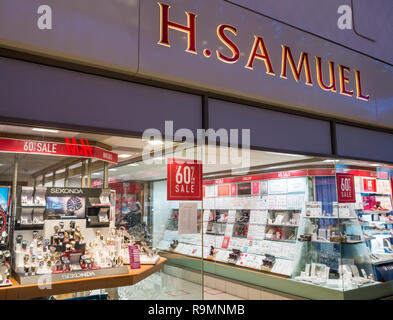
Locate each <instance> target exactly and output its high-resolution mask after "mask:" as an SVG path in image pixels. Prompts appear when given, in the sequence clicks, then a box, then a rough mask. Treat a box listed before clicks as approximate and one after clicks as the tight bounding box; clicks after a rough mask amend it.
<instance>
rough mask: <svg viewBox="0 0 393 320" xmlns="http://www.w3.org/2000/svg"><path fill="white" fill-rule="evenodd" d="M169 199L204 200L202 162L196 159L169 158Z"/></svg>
mask: <svg viewBox="0 0 393 320" xmlns="http://www.w3.org/2000/svg"><path fill="white" fill-rule="evenodd" d="M167 176H168V182H167V199H168V200H194V201H195V200H202V164H201V162H200V161H196V160H186V159H168V165H167Z"/></svg>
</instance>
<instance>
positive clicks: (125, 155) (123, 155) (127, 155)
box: [118, 154, 132, 158]
mask: <svg viewBox="0 0 393 320" xmlns="http://www.w3.org/2000/svg"><path fill="white" fill-rule="evenodd" d="M131 156H132V155H131V154H119V155H118V157H119V158H128V157H131Z"/></svg>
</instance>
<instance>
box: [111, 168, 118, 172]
mask: <svg viewBox="0 0 393 320" xmlns="http://www.w3.org/2000/svg"><path fill="white" fill-rule="evenodd" d="M109 171H117V169H116V168H112V169H109Z"/></svg>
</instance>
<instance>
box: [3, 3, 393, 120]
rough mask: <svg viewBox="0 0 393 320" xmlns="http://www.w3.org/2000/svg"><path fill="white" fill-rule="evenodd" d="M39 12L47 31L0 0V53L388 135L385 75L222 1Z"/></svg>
mask: <svg viewBox="0 0 393 320" xmlns="http://www.w3.org/2000/svg"><path fill="white" fill-rule="evenodd" d="M45 4H46V5H47V6H49V7H50V8H51V12H52V19H51V26H52V29H50V30H46V29H45V30H41V29H40V28H38V26H37V22H38V19H39V18H40V17H41V16H42V14H40V13H37V9H38V8H39V7H40V5H42V3H41V1H39V0H30V1H24V0H0V8H2V9H3V8H6V10H0V46H1V47H5V48H12V49H14V50H15V49H16V50H18V51H25V52H29V53H34V54H37V55H44V56H49V57H52V58H56V59H60V60H66V61H70V62H74V63H78V64H84V65H90V66H94V67H98V68H102V69H106V70H111V71H116V72H121V73H123V74H124V73H125V74H128V75H133V76H136V77H142V78H151V79H155V80H159V81H163V82H170V83H173V84H179V85H181V86H187V87H191V88H196V89H199V90H204V91H206V92H215V93H219V94H223V95H227V96H232V97H238V98H243V99H247V100H252V101H257V102H263V103H269V104H271V105H278V106H283V107H286V108H293V109H300V110H303V111H306V112H310V113H315V114H322V115H328V116H334V117H338V118H343V119H348V120H351V121H361V122H364V123H370V124H374V125H380V126H387V127H392V123H393V112H391V111H390V110H391V105H392V101H393V97H392V92H391V88H392V83H393V67H391V66H389V65H386V64H384V63H383V62H381V61H377V60H375V59H372V58H370V57H369V56H366V55H363V54H361V53H358V52H355V51H353V50H350V49H348V48H344V47H342V46H340V45H338V44H336V43H333V42H331V41H327V40H325V39H322V38H319V37H316V36H314V35H312V34H310V33H307V32H303V31H301V30H299V29H295V28H293V27H291V26H288V25H286V24H283V23H280V22H278V21H274V20H272V19H270V18H268V17H265V16H262V15H260V14H258V13H257V12H253V11H250V10H246V9H244V8H239V7H237V6H235V5H233V4H231V3H229V2H227V1H224V0H160V1H157V0H128V1H122V0H111V1H108V0H84V1H79V0H68V1H57V0H47V1H46V2H45ZM76 10H77V11H78V14H75V11H76ZM305 14H306V13H305ZM308 14H311V13H308ZM41 20H42V19H41ZM85 21H89V23H88V24H86V23H84V22H85ZM41 22H42V21H41ZM81 28H83V30H82V29H81ZM377 105H378V108H377Z"/></svg>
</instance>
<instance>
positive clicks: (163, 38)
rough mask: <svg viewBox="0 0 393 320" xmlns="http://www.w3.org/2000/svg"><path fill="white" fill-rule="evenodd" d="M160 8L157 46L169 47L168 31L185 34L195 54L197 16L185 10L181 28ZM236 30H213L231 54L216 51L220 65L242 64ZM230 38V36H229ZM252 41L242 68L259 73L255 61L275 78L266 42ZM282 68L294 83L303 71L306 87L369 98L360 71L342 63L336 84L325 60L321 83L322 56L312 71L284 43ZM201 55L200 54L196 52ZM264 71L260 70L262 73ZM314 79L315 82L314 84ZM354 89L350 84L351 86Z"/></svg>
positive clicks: (283, 74) (256, 37) (303, 56)
mask: <svg viewBox="0 0 393 320" xmlns="http://www.w3.org/2000/svg"><path fill="white" fill-rule="evenodd" d="M158 5H159V7H160V41H159V42H158V44H160V45H163V46H167V47H170V46H171V45H170V41H169V33H170V30H177V31H180V32H182V33H184V34H185V35H186V36H187V48H186V50H185V51H186V52H188V53H191V54H198V49H197V44H196V37H197V30H198V28H197V26H198V23H197V14H196V13H192V12H188V11H186V12H185V14H186V16H187V25H182V24H180V23H177V22H175V21H171V20H170V18H169V8H170V6H169V5H167V4H165V3H161V2H158ZM237 32H238V31H237V27H236V26H233V25H229V24H220V25H218V26H217V28H216V33H217V37H218V38H219V39H220V41H221V42H222V44H223V45H224V46H225V47H226V48H227V51H228V50H229V51H230V55H227V54H225V53H223V52H221V51H220V50H215V55H216V57H217V59H218V60H219V61H221V62H224V63H228V64H232V63H241V61H239V60H241V59H240V49H239V47H238V45H237V44H236V42H235V41H236V36H237ZM230 36H231V37H230ZM253 37H254V41H253V43H252V44H250V46H249V50H248V51H247V52H249V53H248V54H247V57H248V58H247V62H246V63H245V64H244V68H246V69H248V70H254V69H259V70H257V72H261V69H260V68H259V67H258V66H257V65H256V64H257V63H256V61H257V60H260V61H262V63H263V64H264V65H263V66H262V67H264V68H265V72H266V74H267V75H269V76H273V77H275V76H276V75H277V74H276V73H277V69H278V68H277V66H275V67H273V64H272V61H271V59H270V55H269V50H268V48H267V46H266V44H265V41H264V39H263V37H262V36H261V35H253ZM281 48H282V53H281V66H280V71H279V76H280V77H281V78H283V79H288V68H287V65H288V64H289V66H290V70H291V72H292V75H293V78H294V79H295V81H296V82H299V80H300V76H301V74H302V72H304V75H305V84H306V85H308V86H313V85H314V82H316V83H317V84H318V86H319V87H320V88H321V89H322V90H324V91H330V92H337V91H338V92H339V93H340V94H342V95H346V96H349V97H352V96H354V97H356V98H357V99H360V100H364V101H369V100H370V96H369V95H368V94H364V93H363V91H362V82H361V77H360V71H359V70H356V69H353V70H351V68H350V67H347V66H344V65H342V64H337V65H338V79H339V84H337V83H336V68H335V62H334V61H327V62H326V65H327V68H326V69H327V70H328V71H326V74H327V76H326V75H325V77H326V78H327V79H328V80H326V81H325V80H324V72H323V60H322V58H321V57H318V56H315V57H313V58H314V59H315V69H314V70H311V67H310V60H309V59H310V58H311V57H309V54H308V52H305V51H301V53H300V57H299V58H298V59H297V62H296V61H295V58H294V56H293V54H292V51H291V48H290V47H289V46H286V45H284V44H282V45H281ZM199 53H200V52H199ZM203 55H204V56H205V57H206V58H210V57H211V56H212V51H211V50H210V49H208V48H205V49H203ZM262 72H263V70H262ZM350 72H353V73H354V77H355V83H356V94H355V93H354V91H355V90H352V89H349V82H350V78H349V76H348V74H349V73H350ZM313 79H314V81H313ZM352 86H353V85H352Z"/></svg>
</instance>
